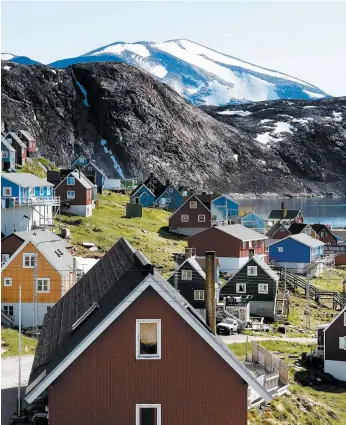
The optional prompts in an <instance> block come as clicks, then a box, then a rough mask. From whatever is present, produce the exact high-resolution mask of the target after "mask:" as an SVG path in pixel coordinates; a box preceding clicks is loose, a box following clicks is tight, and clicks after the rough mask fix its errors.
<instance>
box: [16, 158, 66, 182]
mask: <svg viewBox="0 0 346 425" xmlns="http://www.w3.org/2000/svg"><path fill="white" fill-rule="evenodd" d="M30 160H31V161H32V163H31V161H30V162H29V161H27V162H26V164H25V165H22V166H21V165H17V173H30V174H34V175H35V176H37V177H40V178H41V179H46V178H47V173H46V172H45V171H44V170H43V169H42V168H41V167H40V165H39V164H42V165H43V166H44V167H46V168H47V169H48V170H58V168H57V167H56V166H55V165H54V164H53V163H52V162H51V161H49V160H48V159H45V158H33V159H31V158H30Z"/></svg>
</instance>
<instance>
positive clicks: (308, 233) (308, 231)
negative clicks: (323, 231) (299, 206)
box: [306, 226, 312, 236]
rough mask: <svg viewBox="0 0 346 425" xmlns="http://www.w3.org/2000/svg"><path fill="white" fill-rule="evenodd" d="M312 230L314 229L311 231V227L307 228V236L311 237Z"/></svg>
mask: <svg viewBox="0 0 346 425" xmlns="http://www.w3.org/2000/svg"><path fill="white" fill-rule="evenodd" d="M311 230H312V229H311V227H310V226H306V234H307V235H309V236H310V235H311Z"/></svg>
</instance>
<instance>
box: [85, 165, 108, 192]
mask: <svg viewBox="0 0 346 425" xmlns="http://www.w3.org/2000/svg"><path fill="white" fill-rule="evenodd" d="M83 174H84V175H85V176H86V177H87V178H88V179H89V180H90V181H91V183H94V184H95V185H96V186H97V193H99V194H101V195H102V193H103V188H104V185H105V179H106V174H105V173H104V172H103V171H102V170H101V169H100V168H99V167H98V166H97V165H96V164H95V161H89V162H88V164H87V165H86V166H85V167H84V168H83Z"/></svg>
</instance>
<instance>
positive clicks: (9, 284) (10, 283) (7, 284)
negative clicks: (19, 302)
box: [4, 277, 12, 286]
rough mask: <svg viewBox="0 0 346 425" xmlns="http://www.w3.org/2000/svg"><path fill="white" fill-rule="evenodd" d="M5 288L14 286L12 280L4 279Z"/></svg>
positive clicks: (9, 278)
mask: <svg viewBox="0 0 346 425" xmlns="http://www.w3.org/2000/svg"><path fill="white" fill-rule="evenodd" d="M4 286H12V278H11V277H4Z"/></svg>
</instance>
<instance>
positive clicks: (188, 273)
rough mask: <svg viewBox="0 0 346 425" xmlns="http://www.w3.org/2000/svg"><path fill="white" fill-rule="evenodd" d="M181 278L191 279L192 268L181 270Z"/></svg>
mask: <svg viewBox="0 0 346 425" xmlns="http://www.w3.org/2000/svg"><path fill="white" fill-rule="evenodd" d="M181 280H192V270H182V271H181Z"/></svg>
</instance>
